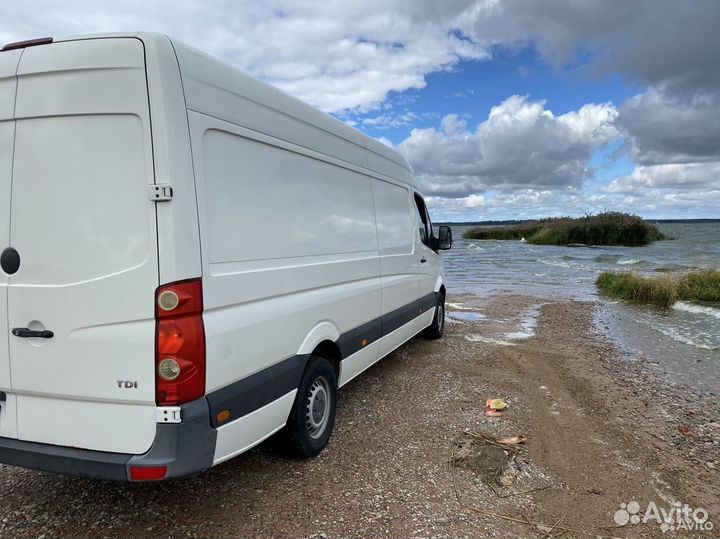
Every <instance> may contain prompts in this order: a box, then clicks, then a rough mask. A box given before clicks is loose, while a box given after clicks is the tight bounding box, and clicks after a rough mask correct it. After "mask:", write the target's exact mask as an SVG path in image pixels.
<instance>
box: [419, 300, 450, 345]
mask: <svg viewBox="0 0 720 539" xmlns="http://www.w3.org/2000/svg"><path fill="white" fill-rule="evenodd" d="M444 332H445V296H444V295H442V294H440V295H439V296H438V302H437V305H435V316H434V317H433V321H432V324H430V325H429V326H428V327H426V328H425V331H423V337H425V338H426V339H433V340H435V339H440V338H442V336H443V333H444Z"/></svg>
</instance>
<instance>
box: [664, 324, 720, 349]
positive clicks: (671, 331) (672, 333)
mask: <svg viewBox="0 0 720 539" xmlns="http://www.w3.org/2000/svg"><path fill="white" fill-rule="evenodd" d="M656 329H657V330H658V331H659V332H660V333H662V334H663V335H665V336H667V337H670V338H671V339H673V340H674V341H678V342H681V343H685V344H689V345H690V346H694V347H695V348H702V349H703V350H710V351H711V352H714V351H715V350H720V346H717V345H713V344H705V343H701V342H697V341H696V340H695V339H693V338H691V337H688V336H687V335H683V334H682V333H680V332H679V331H678V330H677V329H675V328H672V327H666V328H663V327H657V328H656Z"/></svg>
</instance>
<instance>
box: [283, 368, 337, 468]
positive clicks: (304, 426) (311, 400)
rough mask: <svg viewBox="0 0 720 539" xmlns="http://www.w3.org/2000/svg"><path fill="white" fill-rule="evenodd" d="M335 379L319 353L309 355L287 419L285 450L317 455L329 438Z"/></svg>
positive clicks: (303, 456)
mask: <svg viewBox="0 0 720 539" xmlns="http://www.w3.org/2000/svg"><path fill="white" fill-rule="evenodd" d="M336 404H337V379H336V378H335V369H333V366H332V365H331V364H330V362H329V361H328V360H327V359H325V358H322V357H315V356H312V357H310V361H309V362H308V365H307V367H306V368H305V373H304V374H303V377H302V380H301V381H300V387H299V388H298V392H297V395H296V396H295V402H294V403H293V407H292V411H291V412H290V418H289V419H288V422H287V428H286V429H285V431H286V441H287V449H288V451H289V452H290V453H291V454H292V455H294V456H296V457H300V458H310V457H314V456H316V455H318V454H319V453H320V452H321V451H322V450H323V449H325V446H326V445H327V444H328V442H329V441H330V435H331V434H332V430H333V426H334V425H335V409H336Z"/></svg>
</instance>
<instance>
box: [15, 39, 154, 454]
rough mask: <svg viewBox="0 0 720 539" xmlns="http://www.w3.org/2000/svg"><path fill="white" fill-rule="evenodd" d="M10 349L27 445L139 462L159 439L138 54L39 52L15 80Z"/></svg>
mask: <svg viewBox="0 0 720 539" xmlns="http://www.w3.org/2000/svg"><path fill="white" fill-rule="evenodd" d="M15 117H16V122H17V135H16V141H15V156H14V171H13V189H12V196H11V199H12V217H11V219H12V226H11V242H12V244H13V245H14V246H15V247H16V249H17V250H18V252H19V253H20V256H21V259H22V263H21V269H20V270H19V271H18V272H17V273H16V274H15V275H12V276H11V278H10V283H9V295H8V303H9V306H8V313H9V320H8V324H9V325H10V327H29V328H31V329H47V330H50V331H52V332H53V333H54V337H53V338H50V339H34V338H20V337H16V336H12V337H11V338H10V346H9V349H10V361H11V370H12V388H13V393H14V394H15V396H16V398H17V422H18V437H19V439H20V440H25V441H32V442H41V443H47V444H54V445H64V446H73V447H78V448H85V449H94V450H101V451H110V452H117V453H133V454H137V453H143V452H145V451H147V450H148V449H149V447H150V446H151V444H152V442H153V439H154V437H155V431H156V407H155V374H154V354H155V345H154V340H155V337H154V333H155V322H154V305H153V298H154V291H155V289H156V287H157V285H158V274H157V271H158V270H157V267H158V263H157V237H156V222H155V208H154V203H153V202H151V201H150V200H149V198H148V186H149V184H152V183H153V162H152V144H151V138H150V122H149V109H148V100H147V86H146V80H145V62H144V51H143V45H142V43H141V42H140V41H139V40H137V39H98V40H85V41H71V42H62V43H54V44H52V45H44V46H38V47H31V48H28V49H26V50H25V51H24V52H23V56H22V59H21V61H20V65H19V69H18V90H17V106H16V111H15Z"/></svg>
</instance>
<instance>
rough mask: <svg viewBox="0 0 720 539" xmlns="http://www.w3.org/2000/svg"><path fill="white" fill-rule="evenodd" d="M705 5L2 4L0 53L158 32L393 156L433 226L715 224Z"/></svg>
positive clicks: (714, 40)
mask: <svg viewBox="0 0 720 539" xmlns="http://www.w3.org/2000/svg"><path fill="white" fill-rule="evenodd" d="M719 27H720V2H715V1H711V0H633V1H632V2H628V1H627V0H605V1H603V2H597V1H595V0H544V1H542V2H538V1H537V0H503V1H502V2H500V1H497V0H445V1H444V2H437V0H413V1H405V0H364V1H363V2H355V1H353V0H325V1H323V2H316V1H313V0H266V1H264V2H260V3H259V2H256V1H250V0H184V1H183V2H180V3H178V2H175V1H171V0H155V1H154V2H151V3H148V2H146V1H144V0H113V1H112V2H110V1H109V0H65V1H63V2H62V3H57V2H55V1H54V0H36V1H35V2H33V3H27V2H24V1H22V0H6V1H4V2H2V3H1V4H0V42H3V43H8V42H12V41H17V40H20V39H28V38H32V37H38V36H46V35H50V36H63V35H78V34H87V33H94V32H117V31H127V30H146V31H158V32H163V33H166V34H169V35H171V36H173V37H174V38H176V39H179V40H181V41H184V42H186V43H188V44H190V45H192V46H195V47H197V48H199V49H202V50H204V51H206V52H208V53H210V54H213V55H215V56H217V57H219V58H221V59H223V60H224V61H226V62H228V63H230V64H232V65H234V66H236V67H237V68H239V69H242V70H244V71H246V72H248V73H250V74H252V75H254V76H256V77H258V78H260V79H262V80H264V81H266V82H268V83H270V84H273V85H276V86H277V87H279V88H280V89H282V90H284V91H286V92H288V93H290V94H292V95H294V96H297V97H299V98H300V99H303V100H305V101H307V102H309V103H310V104H312V105H314V106H316V107H318V108H320V109H322V110H324V111H326V112H328V113H330V114H333V115H335V116H336V117H337V118H339V119H341V120H343V121H345V122H347V123H349V124H351V125H353V126H354V127H356V128H358V129H360V130H361V131H363V132H365V133H367V134H368V135H370V136H373V137H375V138H378V139H380V140H382V141H383V142H384V143H386V144H388V145H389V146H392V147H393V148H395V149H396V150H397V151H399V152H400V153H401V154H402V155H403V156H404V157H405V158H406V159H407V161H408V163H409V164H410V166H411V167H412V168H413V170H414V172H415V175H416V177H417V179H418V183H419V185H420V187H421V189H422V191H423V193H424V194H425V197H426V200H427V202H428V206H429V207H430V210H431V212H432V213H433V215H434V217H435V219H436V220H451V221H469V220H485V219H515V218H535V217H543V216H548V215H579V214H583V213H586V212H595V211H600V210H604V209H611V210H620V211H629V212H633V213H637V214H640V215H642V216H644V217H648V218H673V217H674V218H679V217H685V218H688V217H715V218H717V217H720V144H718V143H717V141H718V140H720V32H718V28H719Z"/></svg>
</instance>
